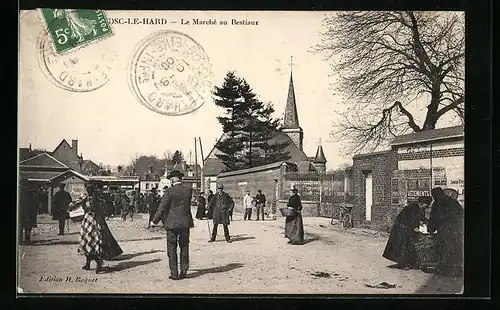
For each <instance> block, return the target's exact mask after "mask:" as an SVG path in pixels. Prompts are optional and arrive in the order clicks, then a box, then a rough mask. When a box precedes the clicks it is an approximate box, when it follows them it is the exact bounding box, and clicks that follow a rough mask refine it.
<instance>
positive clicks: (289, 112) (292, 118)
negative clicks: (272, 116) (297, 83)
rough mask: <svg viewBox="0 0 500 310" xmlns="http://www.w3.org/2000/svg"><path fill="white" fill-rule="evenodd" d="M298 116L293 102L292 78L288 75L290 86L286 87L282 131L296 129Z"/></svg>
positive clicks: (298, 126)
mask: <svg viewBox="0 0 500 310" xmlns="http://www.w3.org/2000/svg"><path fill="white" fill-rule="evenodd" d="M298 128H300V125H299V115H298V113H297V104H296V102H295V89H294V87H293V77H292V73H290V84H289V85H288V97H287V99H286V106H285V117H284V120H283V129H298Z"/></svg>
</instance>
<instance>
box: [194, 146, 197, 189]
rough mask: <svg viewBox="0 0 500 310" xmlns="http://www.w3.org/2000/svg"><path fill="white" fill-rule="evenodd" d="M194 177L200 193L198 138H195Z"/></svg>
mask: <svg viewBox="0 0 500 310" xmlns="http://www.w3.org/2000/svg"><path fill="white" fill-rule="evenodd" d="M194 176H195V183H196V191H198V151H197V148H196V137H195V138H194Z"/></svg>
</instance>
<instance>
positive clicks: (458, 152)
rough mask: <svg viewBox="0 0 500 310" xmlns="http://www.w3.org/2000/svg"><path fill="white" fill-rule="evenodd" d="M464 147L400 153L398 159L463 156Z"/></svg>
mask: <svg viewBox="0 0 500 310" xmlns="http://www.w3.org/2000/svg"><path fill="white" fill-rule="evenodd" d="M464 153H465V151H464V148H463V147H462V148H450V149H444V150H432V156H431V151H430V150H429V151H423V152H415V153H400V154H398V160H415V159H427V158H429V159H430V158H431V157H432V158H438V157H439V158H442V157H453V156H464Z"/></svg>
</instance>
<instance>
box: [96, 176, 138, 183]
mask: <svg viewBox="0 0 500 310" xmlns="http://www.w3.org/2000/svg"><path fill="white" fill-rule="evenodd" d="M88 179H89V180H90V181H101V182H139V177H138V176H123V177H118V176H112V175H110V176H103V175H92V176H88Z"/></svg>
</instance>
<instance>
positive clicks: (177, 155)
mask: <svg viewBox="0 0 500 310" xmlns="http://www.w3.org/2000/svg"><path fill="white" fill-rule="evenodd" d="M183 161H184V155H183V154H182V152H181V151H179V150H176V151H175V152H174V155H172V163H174V164H180V163H182V162H183Z"/></svg>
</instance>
